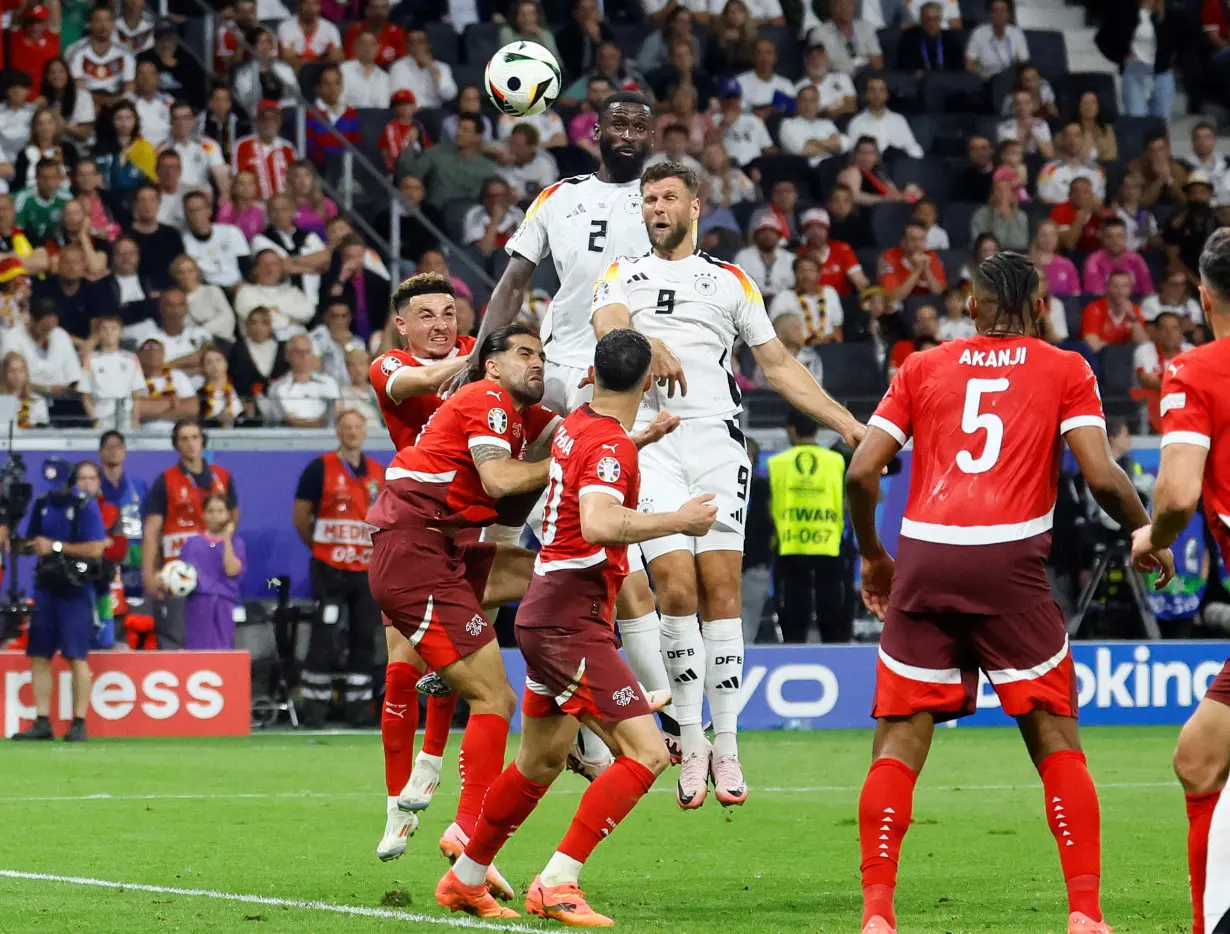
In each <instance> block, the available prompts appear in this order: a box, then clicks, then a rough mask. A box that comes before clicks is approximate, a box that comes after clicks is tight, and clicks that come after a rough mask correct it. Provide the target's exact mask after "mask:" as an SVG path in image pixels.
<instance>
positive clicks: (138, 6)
mask: <svg viewBox="0 0 1230 934" xmlns="http://www.w3.org/2000/svg"><path fill="white" fill-rule="evenodd" d="M157 23H158V20H157V19H155V17H154V14H153V13H151V12H150V11H149V9H148V8H147V7H146V6H145V0H122V2H121V3H120V15H119V17H118V18H117V19H116V21H115V36H116V38H117V39H118V40H119V41H120V42H122V43H123V44H124V47H125V48H126V49H128V51H129V52H131V53H132V54H133V55H140V54H141V53H142V52H145V51H148V50H149V49H152V48H153V47H154V27H155V26H156V25H157ZM142 126H144V124H142Z"/></svg>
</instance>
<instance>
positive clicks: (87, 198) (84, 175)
mask: <svg viewBox="0 0 1230 934" xmlns="http://www.w3.org/2000/svg"><path fill="white" fill-rule="evenodd" d="M101 188H102V175H101V174H99V171H98V166H97V165H96V164H95V163H94V160H93V159H82V160H81V161H79V162H78V163H77V166H76V168H75V169H74V170H73V191H74V192H75V193H76V195H77V200H79V201H80V202H81V205H82V207H84V208H85V212H86V216H87V218H88V219H89V225H90V233H91V234H93V235H94V236H95V237H98V238H100V239H102V240H105V241H108V242H113V241H114V240H115V238H116V237H118V236H119V234H120V225H119V224H118V223H117V222H116V220H115V216H114V215H113V214H112V212H111V209H110V207H108V206H107V204H106V202H105V201H103V199H102V197H101V196H100V195H99V193H98V192H99V189H101Z"/></svg>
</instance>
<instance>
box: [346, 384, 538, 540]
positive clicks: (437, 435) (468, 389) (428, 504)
mask: <svg viewBox="0 0 1230 934" xmlns="http://www.w3.org/2000/svg"><path fill="white" fill-rule="evenodd" d="M427 398H430V399H435V398H436V397H434V396H429V397H427ZM437 401H438V400H437ZM556 419H557V416H556V415H555V413H553V412H549V411H547V410H546V409H544V408H543V407H542V406H540V405H530V406H526V408H525V411H524V412H518V411H517V409H516V408H515V406H514V405H513V400H512V398H511V397H510V395H509V393H508V391H507V390H506V389H504V388H503V387H502V386H500V385H499V384H498V383H496V382H494V381H492V380H488V379H480V380H478V381H477V382H474V383H470V384H469V385H467V386H463V387H462V388H461V389H459V390H458V391H457V392H456V393H455V394H454V395H453V396H451V397H450V398H448V399H446V400H445V401H444V402H442V403H439V405H438V407H437V408H436V410H435V411H434V412H433V413H432V414H431V416H430V418H429V419H428V420H427V424H425V425H424V426H423V430H422V432H421V433H420V434H419V437H418V440H417V441H415V442H414V444H413V445H410V446H406V447H402V448H401V450H400V451H398V454H397V456H396V457H394V458H393V461H392V463H390V464H389V467H388V470H386V471H385V475H384V476H385V481H386V484H385V489H384V492H383V493H381V494H380V497H379V498H378V499H377V500H376V502H375V504H374V505H373V506H372V508H371V509H370V510H369V511H368V514H367V521H368V522H370V523H371V524H372V525H374V526H375V527H376V528H378V529H391V528H394V527H396V526H398V525H403V524H406V525H413V524H419V523H421V524H425V525H431V526H435V527H440V528H444V527H449V528H470V527H477V526H483V525H490V524H491V523H492V522H494V521H495V518H496V510H495V502H494V500H492V499H491V497H489V496H488V495H487V493H486V491H485V490H483V484H482V480H481V479H479V476H478V468H477V467H476V466H475V464H474V458H473V456H472V455H471V453H470V451H471V450H472V449H473V448H475V447H479V446H480V445H492V446H495V447H499V448H503V449H504V450H506V451H508V452H509V453H510V454H511V455H512V456H513V457H514V458H516V459H518V460H521V459H522V458H523V457H524V456H525V449H526V447H527V446H528V445H529V444H530V443H532V442H533V441H535V440H536V439H537V436H538V434H539V433H540V432H542V431H543V430H546V429H547V428H548V426H550V425H552V424H553V423H554V422H555V421H556Z"/></svg>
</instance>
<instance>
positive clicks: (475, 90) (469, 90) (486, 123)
mask: <svg viewBox="0 0 1230 934" xmlns="http://www.w3.org/2000/svg"><path fill="white" fill-rule="evenodd" d="M593 80H595V81H599V82H602V83H603V85H604V86H605V87H606V88H607V89H608V90H607V94H610V93H611V92H610V90H609V89H610V87H611V86H610V83H609V82H607V80H606V79H605V78H595V79H593ZM403 93H405V92H403ZM591 96H592V95H591ZM604 99H605V95H604V96H603V98H599V101H600V102H601V100H604ZM402 100H403V101H404V100H405V98H404V97H403V98H402ZM409 103H411V104H413V103H414V97H413V95H411V97H410V99H409ZM462 114H474V116H476V117H478V119H479V120H480V121H482V124H483V142H484V143H486V144H487V145H488V153H489V154H490V153H491V152H492V151H498V147H495V146H491V143H492V142H493V141H494V140H495V128H494V127H493V126H492V123H491V120H490V118H489V117H488V116H487V115H486V114H485V113H483V92H482V90H481V89H480V88H479V87H478V85H476V84H467V85H466V86H465V87H463V88H462V89H461V90H460V91H459V92H458V93H457V103H456V109H455V110H454V112H453V113H451V114H449V115H448V116H447V117H445V118H444V122H443V123H441V124H440V138H441V139H446V140H449V141H450V142H451V141H453V140H455V139H456V138H457V121H458V120H460V119H461V115H462ZM413 116H414V114H413V112H412V113H411V114H410V118H411V119H413ZM591 129H592V127H591ZM586 132H588V130H587V131H586ZM420 135H423V134H422V132H421V131H420ZM572 142H573V143H575V142H576V140H575V139H573V140H572ZM398 154H399V155H400V153H398Z"/></svg>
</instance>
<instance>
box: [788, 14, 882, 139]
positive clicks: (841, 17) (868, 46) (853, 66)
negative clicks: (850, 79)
mask: <svg viewBox="0 0 1230 934" xmlns="http://www.w3.org/2000/svg"><path fill="white" fill-rule="evenodd" d="M807 40H808V41H809V42H811V43H816V42H819V43H821V44H822V45H823V46H824V47H825V48H826V49H828V52H829V61H830V62H831V63H832V65H833V70H834V71H840V72H842V73H843V74H847V75H853V74H854V73H855V72H856V71H859V70H860V69H863V68H867V67H870V68H872V69H873V70H875V71H880V70H881V69H883V68H884V52H883V50H882V49H881V48H880V37H879V36H877V35H876V28H875V27H874V26H872V25H871V24H870V23H869V22H867V21H866V20H862V19H856V18H855V15H854V0H833V16H832V19H830V20H829V21H828V22H827V23H822V24H821V25H820V26H819V27H817V28H816V29H813V30H812V31H811V32H810V33H809V34H808V36H807ZM851 135H853V134H851Z"/></svg>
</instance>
